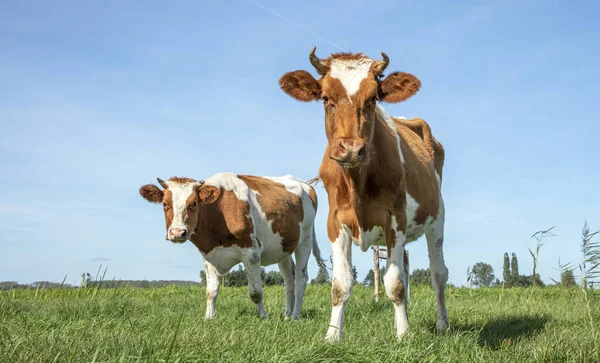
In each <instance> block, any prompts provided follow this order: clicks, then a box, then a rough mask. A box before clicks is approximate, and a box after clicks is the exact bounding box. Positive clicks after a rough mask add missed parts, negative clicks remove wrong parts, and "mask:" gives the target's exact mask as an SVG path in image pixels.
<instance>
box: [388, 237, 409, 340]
mask: <svg viewBox="0 0 600 363" xmlns="http://www.w3.org/2000/svg"><path fill="white" fill-rule="evenodd" d="M395 234H396V237H395V239H394V241H390V242H389V243H388V244H387V245H388V258H387V270H386V273H385V276H384V277H383V282H384V284H385V291H386V293H387V296H388V298H390V300H392V302H393V303H394V322H395V324H394V325H395V327H396V337H397V338H398V339H400V338H402V336H403V335H404V334H405V333H406V332H407V331H408V328H409V326H408V313H407V307H406V283H405V282H406V279H407V278H408V277H407V276H405V275H406V274H405V270H404V242H405V241H406V237H405V236H404V233H402V232H401V231H397V232H396V233H395ZM392 235H393V233H392ZM388 238H391V237H388Z"/></svg>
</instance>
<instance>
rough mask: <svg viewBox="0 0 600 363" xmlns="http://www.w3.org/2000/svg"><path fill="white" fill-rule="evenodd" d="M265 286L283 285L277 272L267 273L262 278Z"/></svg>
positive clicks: (281, 276) (281, 277) (280, 275)
mask: <svg viewBox="0 0 600 363" xmlns="http://www.w3.org/2000/svg"><path fill="white" fill-rule="evenodd" d="M263 283H264V284H265V285H266V286H274V285H283V275H282V274H281V272H279V271H275V270H273V271H269V272H268V273H266V274H265V276H264V277H263Z"/></svg>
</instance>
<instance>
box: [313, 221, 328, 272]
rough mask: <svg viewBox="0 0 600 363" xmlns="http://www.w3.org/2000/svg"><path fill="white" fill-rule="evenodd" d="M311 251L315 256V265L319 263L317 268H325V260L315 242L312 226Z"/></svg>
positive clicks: (315, 237) (315, 235)
mask: <svg viewBox="0 0 600 363" xmlns="http://www.w3.org/2000/svg"><path fill="white" fill-rule="evenodd" d="M312 253H313V256H315V259H316V260H317V265H319V268H322V269H324V270H327V265H326V264H325V261H324V260H323V258H322V257H321V250H320V249H319V244H318V243H317V234H316V233H315V227H314V226H313V229H312Z"/></svg>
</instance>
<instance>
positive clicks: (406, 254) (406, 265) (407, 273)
mask: <svg viewBox="0 0 600 363" xmlns="http://www.w3.org/2000/svg"><path fill="white" fill-rule="evenodd" d="M404 276H405V278H406V299H407V300H408V298H409V297H410V269H409V268H408V251H407V250H406V248H405V249H404Z"/></svg>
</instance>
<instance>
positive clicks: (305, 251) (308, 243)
mask: <svg viewBox="0 0 600 363" xmlns="http://www.w3.org/2000/svg"><path fill="white" fill-rule="evenodd" d="M305 236H309V237H305V239H304V241H302V242H301V243H300V244H299V245H298V248H296V252H295V256H296V276H295V278H296V287H295V295H296V302H295V303H294V313H293V314H292V318H293V319H299V318H300V313H301V311H302V299H303V298H304V292H305V291H306V283H307V282H308V271H307V267H308V258H309V257H310V251H311V248H312V232H309V233H305Z"/></svg>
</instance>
